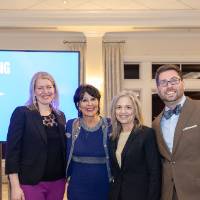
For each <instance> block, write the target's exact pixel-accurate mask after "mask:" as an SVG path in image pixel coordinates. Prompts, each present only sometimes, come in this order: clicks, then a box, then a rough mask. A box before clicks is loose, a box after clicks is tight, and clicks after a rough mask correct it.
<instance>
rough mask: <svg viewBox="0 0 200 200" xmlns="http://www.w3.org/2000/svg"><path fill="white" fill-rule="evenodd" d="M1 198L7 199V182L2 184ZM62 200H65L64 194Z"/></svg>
mask: <svg viewBox="0 0 200 200" xmlns="http://www.w3.org/2000/svg"><path fill="white" fill-rule="evenodd" d="M2 200H8V184H5V183H4V184H2ZM63 200H67V198H66V194H65V197H64V199H63Z"/></svg>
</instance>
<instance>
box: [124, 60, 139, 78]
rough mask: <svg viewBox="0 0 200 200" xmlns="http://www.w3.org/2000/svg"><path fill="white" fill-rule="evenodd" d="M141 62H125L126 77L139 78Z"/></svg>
mask: <svg viewBox="0 0 200 200" xmlns="http://www.w3.org/2000/svg"><path fill="white" fill-rule="evenodd" d="M139 68H140V65H139V64H135V63H125V64H124V79H139V78H140V75H139V74H140V73H139V71H140V70H139Z"/></svg>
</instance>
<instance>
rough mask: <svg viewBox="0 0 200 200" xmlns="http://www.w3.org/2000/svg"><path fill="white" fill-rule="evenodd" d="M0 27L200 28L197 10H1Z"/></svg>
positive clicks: (199, 13)
mask: <svg viewBox="0 0 200 200" xmlns="http://www.w3.org/2000/svg"><path fill="white" fill-rule="evenodd" d="M0 18H1V21H0V26H2V27H57V26H69V25H70V26H72V25H73V26H79V25H82V26H83V25H85V26H100V25H101V26H103V25H104V26H106V25H109V26H110V25H113V26H119V25H121V26H130V25H131V26H133V29H134V27H143V26H144V27H155V26H156V27H157V26H159V27H166V26H171V27H183V26H184V27H199V26H200V10H192V11H191V10H173V11H171V10H169V11H168V10H153V11H149V10H137V11H132V10H117V11H116V10H115V11H110V10H109V11H106V10H105V11H100V10H96V11H90V10H84V11H80V10H73V11H72V10H61V11H60V10H59V11H58V10H54V11H46V10H35V11H33V10H31V11H27V10H25V11H21V10H13V11H11V10H2V11H1V12H0Z"/></svg>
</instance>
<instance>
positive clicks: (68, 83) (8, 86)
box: [0, 50, 79, 141]
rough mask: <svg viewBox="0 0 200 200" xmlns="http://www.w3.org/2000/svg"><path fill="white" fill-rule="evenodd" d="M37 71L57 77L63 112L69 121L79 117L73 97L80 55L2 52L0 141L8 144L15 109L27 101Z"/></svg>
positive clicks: (51, 52) (0, 61)
mask: <svg viewBox="0 0 200 200" xmlns="http://www.w3.org/2000/svg"><path fill="white" fill-rule="evenodd" d="M38 71H46V72H49V73H50V74H51V75H52V76H53V77H54V79H55V81H56V83H57V86H58V91H59V97H60V110H62V111H63V112H64V113H65V115H66V118H67V119H69V118H74V117H76V116H77V111H76V108H75V106H74V103H73V94H74V92H75V90H76V88H77V87H78V85H79V53H78V52H67V51H3V50H0V141H5V140H6V135H7V131H8V126H9V121H10V117H11V114H12V112H13V110H14V109H15V107H17V106H22V105H24V104H25V102H26V101H27V100H28V97H29V84H30V81H31V78H32V76H33V74H34V73H36V72H38Z"/></svg>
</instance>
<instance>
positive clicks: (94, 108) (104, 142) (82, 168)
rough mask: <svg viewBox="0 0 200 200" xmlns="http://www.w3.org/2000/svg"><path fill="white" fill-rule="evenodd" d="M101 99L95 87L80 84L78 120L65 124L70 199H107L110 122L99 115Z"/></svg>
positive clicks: (109, 177)
mask: <svg viewBox="0 0 200 200" xmlns="http://www.w3.org/2000/svg"><path fill="white" fill-rule="evenodd" d="M100 98H101V95H100V92H99V91H98V89H97V88H95V87H94V86H92V85H81V86H79V87H78V88H77V90H76V92H75V94H74V103H75V106H76V108H77V110H78V115H79V118H77V119H72V120H69V121H68V122H67V125H66V135H67V177H68V188H67V197H68V200H107V199H108V190H109V180H111V174H110V167H109V156H108V149H107V146H108V135H109V132H110V126H109V124H110V123H109V120H108V119H107V118H102V117H101V116H100V115H99V114H100Z"/></svg>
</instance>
